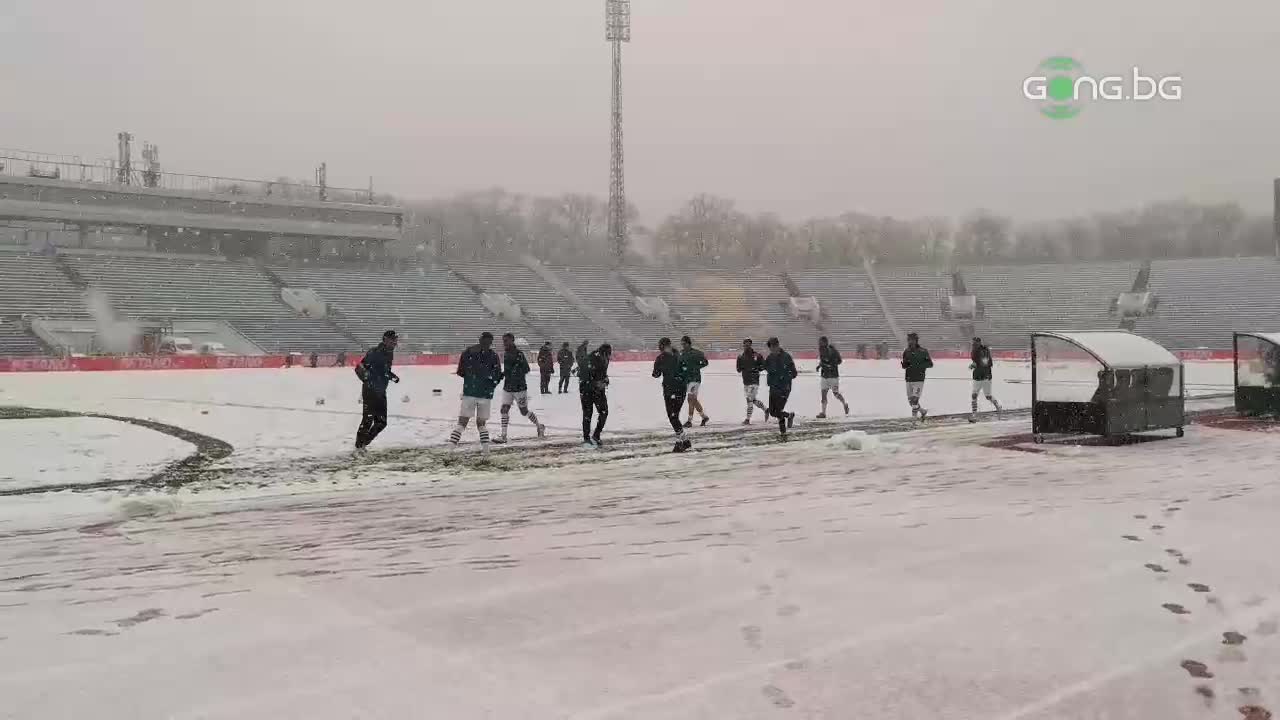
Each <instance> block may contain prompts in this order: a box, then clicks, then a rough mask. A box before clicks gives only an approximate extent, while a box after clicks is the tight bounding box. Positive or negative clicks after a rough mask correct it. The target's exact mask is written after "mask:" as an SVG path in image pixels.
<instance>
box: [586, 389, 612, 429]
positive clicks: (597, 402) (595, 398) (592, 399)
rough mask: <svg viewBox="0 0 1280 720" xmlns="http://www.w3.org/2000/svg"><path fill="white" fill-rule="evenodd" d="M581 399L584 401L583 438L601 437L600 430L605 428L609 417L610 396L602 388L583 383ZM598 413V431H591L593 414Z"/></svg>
mask: <svg viewBox="0 0 1280 720" xmlns="http://www.w3.org/2000/svg"><path fill="white" fill-rule="evenodd" d="M578 395H579V399H580V400H581V401H582V439H583V440H590V439H592V438H595V439H596V440H599V439H600V431H601V430H604V421H605V420H607V419H608V418H609V398H608V396H606V395H605V391H604V390H603V389H601V388H593V387H589V386H587V385H582V386H581V387H579V388H578ZM593 411H594V412H595V413H596V431H595V433H594V434H592V432H591V414H592V412H593Z"/></svg>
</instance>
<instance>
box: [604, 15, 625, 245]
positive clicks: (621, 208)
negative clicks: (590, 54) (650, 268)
mask: <svg viewBox="0 0 1280 720" xmlns="http://www.w3.org/2000/svg"><path fill="white" fill-rule="evenodd" d="M605 40H607V41H608V42H609V43H610V44H611V45H612V46H613V97H612V102H611V111H612V112H611V118H610V120H611V122H610V125H611V130H612V132H611V152H610V157H609V243H610V244H611V245H612V246H613V252H614V255H615V257H616V258H617V261H618V262H619V263H621V262H622V260H623V259H624V258H625V256H626V252H627V191H626V182H625V171H624V167H623V152H622V43H624V42H631V0H605Z"/></svg>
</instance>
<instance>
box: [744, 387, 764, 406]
mask: <svg viewBox="0 0 1280 720" xmlns="http://www.w3.org/2000/svg"><path fill="white" fill-rule="evenodd" d="M742 394H743V395H745V396H747V402H749V403H753V402H755V401H756V396H757V395H759V394H760V386H759V385H743V386H742Z"/></svg>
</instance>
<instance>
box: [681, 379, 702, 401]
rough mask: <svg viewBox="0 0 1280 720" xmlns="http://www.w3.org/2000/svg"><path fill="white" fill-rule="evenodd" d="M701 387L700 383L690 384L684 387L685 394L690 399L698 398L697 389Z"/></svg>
mask: <svg viewBox="0 0 1280 720" xmlns="http://www.w3.org/2000/svg"><path fill="white" fill-rule="evenodd" d="M700 387H702V383H700V382H691V383H689V384H688V385H686V386H685V394H686V395H688V396H689V397H691V398H696V397H698V388H700Z"/></svg>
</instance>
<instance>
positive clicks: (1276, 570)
mask: <svg viewBox="0 0 1280 720" xmlns="http://www.w3.org/2000/svg"><path fill="white" fill-rule="evenodd" d="M709 369H710V370H711V371H713V372H711V373H708V375H707V377H706V382H705V384H704V386H703V397H704V402H705V404H706V406H707V409H708V411H709V412H710V413H711V414H712V417H713V419H714V421H715V422H714V424H713V425H712V426H709V427H708V428H705V429H700V430H695V431H694V432H693V435H692V437H693V439H694V442H695V443H697V446H698V447H700V448H702V449H703V452H700V453H697V454H694V455H670V454H667V453H665V452H663V451H659V450H658V449H657V448H658V447H659V446H660V445H665V444H667V438H666V436H665V435H663V434H658V433H660V431H661V428H662V427H663V425H664V417H663V415H662V407H661V404H660V401H659V398H658V396H657V388H656V381H653V380H652V379H650V378H649V377H648V376H647V370H648V368H647V367H645V366H643V364H625V365H624V364H618V365H615V366H614V368H613V369H612V373H611V374H612V375H613V378H614V382H613V386H612V392H611V406H612V409H613V414H612V416H611V421H610V428H609V430H614V431H616V437H617V438H618V442H617V445H618V446H619V447H621V448H622V450H618V451H610V450H609V449H606V450H605V451H604V452H603V453H596V451H582V450H578V449H570V448H568V447H562V446H560V445H556V443H558V442H561V440H562V439H563V440H565V441H567V439H569V438H572V437H574V436H576V435H577V433H578V432H579V429H578V423H577V397H576V394H571V395H565V396H550V397H549V398H543V397H535V401H534V403H535V406H536V407H537V409H538V411H539V414H540V416H544V417H545V418H546V420H545V421H546V422H548V424H549V425H551V426H553V433H556V434H558V435H560V436H562V438H560V439H557V438H555V437H553V438H551V439H550V440H548V441H546V442H545V443H542V444H541V445H540V444H539V441H536V440H533V439H529V440H527V441H525V440H522V441H521V442H520V443H518V444H516V445H514V446H512V447H511V448H508V449H504V450H503V453H502V454H501V455H499V454H497V453H495V455H494V457H493V459H492V460H491V461H487V462H477V461H474V460H473V459H466V460H463V459H458V460H456V461H454V460H450V455H449V451H448V450H446V449H442V448H441V449H432V448H427V449H418V448H420V447H421V446H424V445H429V444H438V443H439V442H440V441H441V440H442V438H443V435H444V434H445V433H446V432H447V428H448V426H449V425H450V424H451V422H452V418H451V415H452V414H453V412H454V411H455V409H456V394H457V381H456V380H455V379H453V378H451V377H450V376H449V375H448V372H447V370H443V369H429V368H407V369H405V370H403V371H402V372H401V374H402V376H403V377H404V382H403V383H401V384H400V385H398V386H393V387H392V391H391V398H390V399H391V407H392V413H393V415H395V416H396V417H393V418H392V424H391V427H390V428H389V429H388V430H387V432H386V433H385V434H384V436H383V437H382V438H379V440H378V443H377V444H375V452H374V453H372V454H371V456H370V458H368V459H367V460H363V461H361V462H359V463H350V462H346V461H344V460H343V459H342V455H343V454H345V453H346V452H347V450H348V448H349V446H350V443H351V436H352V434H353V433H354V429H355V424H356V422H357V421H358V417H359V407H358V405H357V404H356V398H357V391H358V386H357V383H356V381H355V380H354V377H353V376H352V374H351V371H350V370H349V369H345V370H343V369H332V370H310V369H293V370H274V371H255V370H244V371H227V372H173V373H164V372H146V373H103V374H52V373H51V374H47V375H7V376H0V405H21V406H26V407H38V408H51V409H60V410H70V411H76V412H94V413H102V414H108V415H117V416H127V417H131V418H141V419H144V420H145V419H150V420H154V421H156V422H158V423H163V424H166V425H167V426H175V427H180V428H185V429H188V430H190V431H191V432H193V433H196V434H200V435H201V436H208V437H212V438H216V439H218V440H221V441H225V442H226V443H229V444H230V445H231V446H232V447H233V448H234V450H233V451H232V452H231V454H230V455H228V456H226V457H224V458H221V459H214V460H210V461H209V462H208V463H207V465H206V466H204V469H205V470H207V471H208V473H207V476H189V477H185V480H186V484H185V485H182V486H181V487H175V488H171V489H147V490H139V489H137V485H136V484H135V485H131V486H121V487H122V488H132V489H109V490H96V491H87V492H71V491H62V492H54V493H39V494H24V495H7V496H0V698H3V700H0V717H13V718H55V717H59V718H60V717H88V716H92V717H101V718H122V719H123V718H129V719H133V718H257V717H262V718H353V717H359V718H417V717H424V718H663V719H683V718H717V719H718V718H787V717H795V718H894V720H903V719H913V718H922V719H923V718H928V719H929V720H938V719H944V718H947V719H949V718H955V719H957V720H970V719H973V718H1001V719H1005V718H1007V719H1013V718H1104V717H1105V718H1134V719H1139V718H1141V719H1143V720H1148V719H1151V718H1161V719H1175V720H1176V719H1181V718H1188V719H1190V718H1197V719H1198V718H1217V717H1221V718H1231V717H1237V718H1238V717H1242V715H1241V714H1240V713H1239V712H1238V711H1237V708H1239V707H1241V706H1245V705H1258V706H1268V707H1271V708H1273V709H1274V708H1275V707H1276V705H1275V703H1276V695H1277V693H1280V662H1278V661H1280V635H1277V630H1278V629H1280V624H1278V618H1277V613H1278V612H1280V605H1278V604H1277V601H1276V599H1275V596H1276V593H1277V587H1278V586H1280V559H1277V557H1276V553H1275V552H1274V548H1275V547H1276V544H1277V540H1280V524H1278V523H1276V521H1275V518H1276V517H1277V516H1278V514H1277V510H1280V493H1278V492H1277V490H1276V488H1275V481H1276V478H1278V477H1280V453H1278V452H1277V449H1278V448H1280V445H1278V443H1280V438H1277V436H1276V435H1275V434H1274V433H1267V432H1240V431H1233V430H1226V429H1219V428H1217V427H1213V426H1207V425H1193V426H1191V427H1190V428H1188V431H1187V434H1186V437H1184V438H1182V439H1167V440H1154V441H1150V442H1144V443H1138V444H1133V445H1125V446H1118V447H1107V446H1093V445H1070V444H1063V445H1048V446H1045V447H1043V448H1041V449H1042V450H1043V452H1040V453H1031V452H1021V451H1019V449H1018V448H1016V447H1015V448H1014V449H1009V448H1007V447H1001V445H1002V441H1003V440H1007V439H1008V438H1010V437H1011V436H1016V435H1019V434H1025V433H1026V432H1028V431H1029V427H1028V425H1029V423H1028V421H1027V420H1026V418H1025V416H1024V417H1018V416H1016V414H1015V415H1014V417H1012V419H1008V420H1005V421H999V422H996V421H988V422H982V423H979V424H976V425H969V424H968V423H964V422H949V421H945V420H942V421H939V422H938V424H937V425H936V426H935V427H927V426H926V427H924V428H920V429H916V430H909V431H904V432H888V433H884V432H883V431H882V430H883V428H882V430H877V431H876V434H875V435H874V437H875V442H866V441H864V440H861V439H859V440H857V441H856V442H854V441H852V438H861V436H846V440H845V441H838V442H833V441H831V440H830V437H831V436H833V435H837V434H838V433H842V432H847V431H848V430H849V428H851V427H853V425H851V424H849V423H846V422H845V421H844V420H843V418H841V417H838V416H837V417H834V418H832V419H831V420H828V421H826V423H825V424H822V425H820V424H819V423H818V422H817V421H814V420H812V419H811V418H812V415H813V414H814V413H816V411H817V407H818V392H817V379H816V377H815V376H814V375H813V374H812V373H810V374H808V375H805V376H802V378H801V379H800V380H799V381H798V382H797V386H796V390H795V394H794V395H793V409H795V410H796V411H797V412H799V413H800V415H801V417H800V419H799V421H798V422H797V426H796V427H797V430H799V429H801V428H806V429H808V430H809V431H811V432H810V434H809V435H804V436H799V437H797V439H796V440H795V441H793V442H791V443H788V444H785V445H782V444H777V443H774V442H764V441H763V439H764V438H766V437H767V434H768V433H769V432H770V430H771V428H768V427H767V426H766V427H761V428H760V429H759V430H757V431H755V432H748V433H742V431H741V429H740V428H738V426H737V423H739V422H740V421H741V418H742V415H743V413H744V411H745V403H744V401H743V400H742V395H741V384H740V383H739V382H738V380H737V378H736V377H735V376H733V375H732V373H731V367H730V366H729V365H728V364H727V363H714V364H713V366H712V367H711V368H709ZM806 369H809V370H812V368H811V367H810V368H806ZM842 370H843V371H844V375H845V376H846V377H845V379H844V381H843V386H844V387H843V389H844V391H845V394H846V397H848V398H849V400H850V402H851V404H852V405H853V409H854V413H855V415H857V416H858V419H867V418H899V419H900V418H902V417H903V416H905V415H906V411H907V405H906V402H905V398H904V396H903V390H902V386H901V383H900V382H899V381H898V380H897V378H898V373H899V371H898V370H897V369H896V368H895V367H893V365H892V364H891V363H878V362H874V361H866V362H862V361H851V362H847V363H846V364H845V365H844V367H843V368H842ZM1229 375H1230V368H1229V366H1223V365H1205V366H1194V367H1191V368H1189V370H1188V378H1187V381H1188V384H1189V385H1190V388H1189V389H1190V390H1192V392H1199V393H1202V394H1204V393H1208V392H1209V391H1211V390H1213V389H1215V387H1214V386H1220V385H1221V384H1222V383H1224V382H1228V381H1229ZM967 376H968V375H967V371H966V369H965V363H961V362H955V363H952V362H941V363H939V367H938V368H937V369H935V370H934V371H933V373H932V377H933V379H932V380H931V381H930V385H929V387H928V389H927V390H926V392H925V396H924V401H925V405H926V406H928V407H930V409H931V411H933V412H934V413H935V414H942V413H948V412H952V413H954V412H966V411H967V410H968V401H969V382H968V380H967ZM996 377H997V380H998V381H1009V380H1025V379H1026V370H1025V368H1023V367H1022V366H1019V365H1016V364H1011V365H1008V366H1004V365H1002V366H1000V367H998V368H997V375H996ZM945 378H957V379H954V380H947V379H945ZM435 387H440V388H442V389H443V391H444V392H443V396H442V397H441V398H434V397H433V396H432V392H431V391H432V389H433V388H435ZM535 387H536V383H535ZM1218 389H1220V388H1218ZM405 395H407V396H408V397H409V401H408V402H402V401H401V398H402V396H405ZM997 397H999V398H1000V399H1001V401H1002V402H1003V403H1004V404H1005V405H1006V406H1007V407H1009V408H1019V407H1025V406H1026V404H1027V402H1028V401H1029V387H1028V386H1027V385H1026V384H1025V383H1019V382H1014V383H1009V382H998V384H997ZM318 398H324V399H325V402H324V404H323V405H319V404H317V403H316V400H317V399H318ZM1215 402H1216V403H1219V404H1221V402H1222V401H1197V403H1195V404H1193V405H1194V406H1196V407H1204V406H1209V405H1212V404H1214V403H1215ZM756 418H757V423H758V424H759V423H760V420H759V413H757V414H756ZM494 420H495V422H496V409H495V418H494ZM898 422H899V424H898V425H895V426H892V427H901V426H902V425H903V424H902V423H901V422H900V421H898ZM815 427H822V428H827V429H824V430H821V431H814V430H812V429H813V428H815ZM884 427H889V428H890V429H891V427H890V426H888V425H886V426H884ZM511 430H512V435H513V437H517V438H522V437H531V436H532V434H533V429H532V427H530V426H528V425H526V424H524V423H523V422H522V420H521V419H520V418H517V417H513V420H512V425H511ZM609 430H606V435H605V437H606V440H607V439H608V438H609V437H610V432H609ZM469 438H470V440H471V441H472V442H473V443H474V434H472V435H470V436H469ZM0 443H2V444H0V453H3V455H4V456H5V457H6V458H7V459H6V461H5V462H4V463H0V466H2V467H0V490H4V489H10V490H12V489H14V488H18V487H21V486H23V485H22V484H23V483H26V484H27V485H26V487H33V486H34V485H36V484H44V485H64V484H74V483H77V482H85V483H89V482H97V481H101V480H103V479H104V476H109V477H113V478H120V479H123V480H128V479H130V478H146V477H150V476H152V475H153V474H154V473H155V472H157V469H158V468H163V467H165V466H166V464H171V463H173V462H174V461H175V460H176V459H178V458H180V457H182V456H183V453H184V444H186V443H184V442H183V441H180V440H177V439H175V438H174V437H171V436H170V435H166V434H164V433H157V432H152V431H149V430H146V429H144V428H141V427H139V426H136V425H129V424H124V423H118V422H112V421H109V420H105V419H101V418H91V417H69V418H42V419H38V420H31V419H22V420H17V419H0ZM1005 444H1007V443H1005ZM542 446H545V447H546V448H550V449H549V450H548V449H542V450H539V448H540V447H542ZM650 446H652V447H653V448H654V449H653V451H652V452H650V451H649V450H648V448H649V447H650ZM628 448H630V449H628ZM185 449H186V450H189V449H190V448H189V447H188V448H185ZM525 449H527V450H525ZM522 453H523V454H524V455H527V458H528V459H527V460H522V459H521V458H522ZM589 453H596V454H595V455H589ZM463 456H465V457H467V458H472V457H473V454H469V453H467V452H464V453H460V454H459V455H458V457H459V458H462V457H463ZM584 456H587V457H586V458H585V459H584ZM1224 633H1226V635H1224ZM1209 675H1211V676H1212V677H1206V676H1209Z"/></svg>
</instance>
